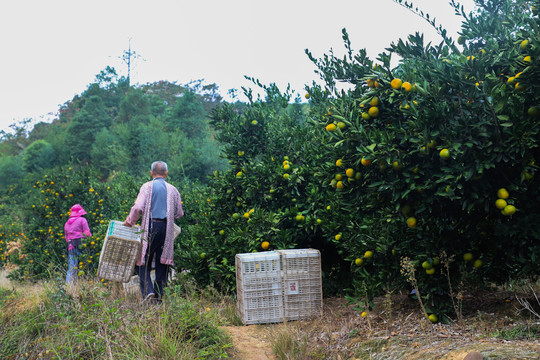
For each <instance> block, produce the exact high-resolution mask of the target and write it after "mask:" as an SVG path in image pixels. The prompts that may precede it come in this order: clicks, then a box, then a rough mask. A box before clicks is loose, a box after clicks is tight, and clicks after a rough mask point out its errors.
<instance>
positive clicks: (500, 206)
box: [495, 199, 508, 210]
mask: <svg viewBox="0 0 540 360" xmlns="http://www.w3.org/2000/svg"><path fill="white" fill-rule="evenodd" d="M506 205H508V204H507V203H506V200H504V199H497V201H495V206H496V207H497V209H499V210H502V209H504V208H505V206H506Z"/></svg>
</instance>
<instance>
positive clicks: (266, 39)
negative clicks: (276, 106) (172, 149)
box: [0, 0, 474, 130]
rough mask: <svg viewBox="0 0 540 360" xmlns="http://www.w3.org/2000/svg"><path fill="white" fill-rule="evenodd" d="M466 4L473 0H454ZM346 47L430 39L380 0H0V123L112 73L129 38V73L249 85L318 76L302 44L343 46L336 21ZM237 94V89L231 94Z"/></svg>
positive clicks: (428, 2)
mask: <svg viewBox="0 0 540 360" xmlns="http://www.w3.org/2000/svg"><path fill="white" fill-rule="evenodd" d="M413 2H414V4H415V5H416V6H418V7H419V8H420V9H422V10H424V12H425V13H429V14H430V15H431V17H436V19H437V23H439V24H441V25H443V27H444V28H446V29H447V30H448V32H449V34H450V35H451V36H452V37H453V38H454V39H455V38H456V37H457V32H458V31H459V29H460V26H461V21H462V19H461V18H460V17H458V16H455V15H454V11H453V9H452V7H451V6H450V5H449V1H448V0H414V1H413ZM461 4H462V5H463V6H464V7H465V9H466V10H467V12H469V11H471V10H473V6H474V1H473V0H462V1H461ZM342 28H346V29H347V31H348V33H349V37H350V39H351V42H352V46H353V48H354V49H361V48H366V49H367V52H368V55H369V56H370V57H372V58H373V59H375V58H376V57H377V55H378V54H379V53H380V52H381V51H383V50H384V48H385V47H388V45H389V44H391V43H392V42H395V41H397V40H398V39H399V38H406V37H407V35H409V34H412V33H414V32H417V31H418V32H421V33H424V35H425V37H426V39H428V40H431V41H434V42H437V43H438V42H440V40H441V38H440V37H439V36H438V35H437V33H436V31H435V30H434V29H433V28H432V27H431V26H430V25H429V24H427V22H426V21H425V20H422V19H421V18H420V17H418V16H416V15H414V14H413V13H411V12H410V11H408V10H407V9H405V8H403V7H401V6H399V5H398V4H396V3H395V2H393V1H392V0H334V1H328V0H325V1H322V0H309V1H308V0H287V1H285V0H272V1H259V0H198V1H197V0H189V1H184V0H154V1H148V0H145V1H139V0H92V1H89V0H87V1H78V0H47V1H44V0H16V1H15V0H13V1H2V2H1V4H0V34H1V35H0V54H1V58H0V130H3V129H7V128H8V126H9V125H10V124H12V123H14V122H17V121H20V120H23V119H25V118H32V119H34V121H35V122H37V121H40V120H48V119H51V114H52V116H53V117H54V114H56V113H57V111H58V109H59V106H60V105H61V104H63V103H65V102H66V101H68V100H70V99H72V98H73V96H74V95H76V94H80V93H82V92H83V91H84V90H85V89H86V88H87V86H88V84H90V83H91V82H93V81H94V80H95V76H96V74H98V73H99V72H100V71H101V70H103V69H104V68H105V67H106V66H113V67H115V68H116V69H117V71H118V72H119V74H120V75H127V67H126V66H125V64H123V63H122V61H121V60H120V56H121V55H122V53H123V51H124V50H127V49H128V45H129V42H130V39H131V48H132V50H134V51H135V52H136V53H137V54H139V55H140V58H138V59H137V60H135V62H134V64H133V65H132V73H131V78H132V83H138V84H145V83H149V82H150V83H151V82H156V81H160V80H167V81H171V82H177V83H179V84H186V83H188V82H190V81H192V80H198V79H205V82H206V83H216V84H217V85H218V86H219V88H220V92H221V94H222V95H223V96H225V95H226V93H227V90H229V89H232V88H235V89H240V88H241V87H242V86H251V84H250V83H249V82H248V81H246V80H245V79H244V75H247V76H251V77H255V78H258V79H260V80H261V82H263V83H265V84H268V83H271V82H275V83H276V84H277V85H278V86H279V87H280V88H283V89H284V88H285V87H286V85H287V84H288V83H290V84H291V87H292V88H293V89H295V90H296V91H298V92H300V93H301V94H303V91H302V89H303V88H304V85H305V84H310V83H311V82H312V81H313V80H318V78H317V76H316V74H314V70H315V67H314V66H313V64H312V63H311V62H310V61H309V59H308V58H307V56H306V55H305V53H304V50H305V49H306V48H307V49H309V50H310V51H311V52H312V53H313V55H314V56H315V57H317V58H319V57H321V56H323V55H324V54H325V53H328V51H329V50H330V49H333V50H334V53H336V54H343V41H342V39H341V29H342ZM240 100H245V99H243V98H240Z"/></svg>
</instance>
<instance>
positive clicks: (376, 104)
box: [369, 96, 379, 106]
mask: <svg viewBox="0 0 540 360" xmlns="http://www.w3.org/2000/svg"><path fill="white" fill-rule="evenodd" d="M369 105H371V106H378V105H379V98H378V97H376V96H374V97H373V99H371V101H370V102H369Z"/></svg>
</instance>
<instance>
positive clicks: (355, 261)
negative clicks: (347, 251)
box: [354, 258, 364, 266]
mask: <svg viewBox="0 0 540 360" xmlns="http://www.w3.org/2000/svg"><path fill="white" fill-rule="evenodd" d="M354 263H355V264H356V265H357V266H360V265H362V264H363V263H364V260H362V259H361V258H356V260H354Z"/></svg>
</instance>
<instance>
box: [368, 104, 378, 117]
mask: <svg viewBox="0 0 540 360" xmlns="http://www.w3.org/2000/svg"><path fill="white" fill-rule="evenodd" d="M368 115H369V116H370V117H373V118H376V117H377V116H379V108H378V107H376V106H372V107H370V108H369V110H368Z"/></svg>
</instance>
